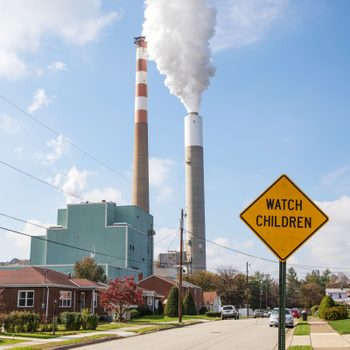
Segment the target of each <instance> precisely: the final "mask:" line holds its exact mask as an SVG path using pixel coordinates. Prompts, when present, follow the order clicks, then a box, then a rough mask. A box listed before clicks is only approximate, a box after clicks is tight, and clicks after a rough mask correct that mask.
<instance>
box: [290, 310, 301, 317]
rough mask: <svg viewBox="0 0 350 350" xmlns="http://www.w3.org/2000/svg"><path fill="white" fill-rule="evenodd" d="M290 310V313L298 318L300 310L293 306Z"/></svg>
mask: <svg viewBox="0 0 350 350" xmlns="http://www.w3.org/2000/svg"><path fill="white" fill-rule="evenodd" d="M290 311H291V312H292V315H293V317H294V318H299V317H300V311H299V310H298V309H297V308H293V309H291V310H290Z"/></svg>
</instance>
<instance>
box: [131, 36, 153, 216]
mask: <svg viewBox="0 0 350 350" xmlns="http://www.w3.org/2000/svg"><path fill="white" fill-rule="evenodd" d="M135 44H136V92H135V134H134V135H135V138H134V163H133V189H132V203H133V204H134V205H136V206H138V207H140V208H141V209H143V210H144V211H146V212H149V175H148V122H147V43H146V41H145V37H143V36H141V37H137V38H135Z"/></svg>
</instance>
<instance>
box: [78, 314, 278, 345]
mask: <svg viewBox="0 0 350 350" xmlns="http://www.w3.org/2000/svg"><path fill="white" fill-rule="evenodd" d="M277 342H278V328H270V327H269V326H268V318H257V319H240V320H225V321H216V322H207V323H202V324H198V325H193V326H188V327H183V328H176V329H171V330H166V331H161V332H156V333H151V334H145V335H139V336H136V337H131V338H125V339H120V340H114V341H111V342H105V343H101V344H94V345H90V346H84V347H80V348H79V349H86V350H88V349H90V350H109V349H113V350H118V349H124V350H126V349H127V350H158V349H159V350H189V349H190V350H207V349H210V350H214V349H215V350H218V349H219V350H221V349H229V350H234V349H239V350H248V349H250V350H256V349H259V350H265V349H266V350H272V349H274V348H275V347H277Z"/></svg>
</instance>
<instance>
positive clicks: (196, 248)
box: [185, 112, 206, 273]
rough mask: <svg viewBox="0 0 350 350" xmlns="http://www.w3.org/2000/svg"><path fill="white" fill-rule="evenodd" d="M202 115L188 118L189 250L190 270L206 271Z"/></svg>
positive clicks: (187, 186) (187, 197)
mask: <svg viewBox="0 0 350 350" xmlns="http://www.w3.org/2000/svg"><path fill="white" fill-rule="evenodd" d="M202 129H203V127H202V117H201V116H200V115H198V113H196V112H191V113H189V114H188V115H187V116H186V117H185V175H186V215H187V216H186V233H187V236H186V237H187V238H186V253H187V259H188V260H189V268H190V272H191V273H193V272H196V271H200V270H206V248H205V204H204V169H203V131H202Z"/></svg>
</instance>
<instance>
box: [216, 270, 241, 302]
mask: <svg viewBox="0 0 350 350" xmlns="http://www.w3.org/2000/svg"><path fill="white" fill-rule="evenodd" d="M217 272H218V275H219V281H218V285H217V292H218V294H219V295H220V297H221V301H222V303H223V304H224V305H225V304H228V305H243V304H245V303H246V301H245V300H246V296H245V293H246V289H247V285H246V276H245V275H244V274H243V273H239V272H237V270H236V269H235V268H233V267H232V266H221V267H219V268H218V269H217Z"/></svg>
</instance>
